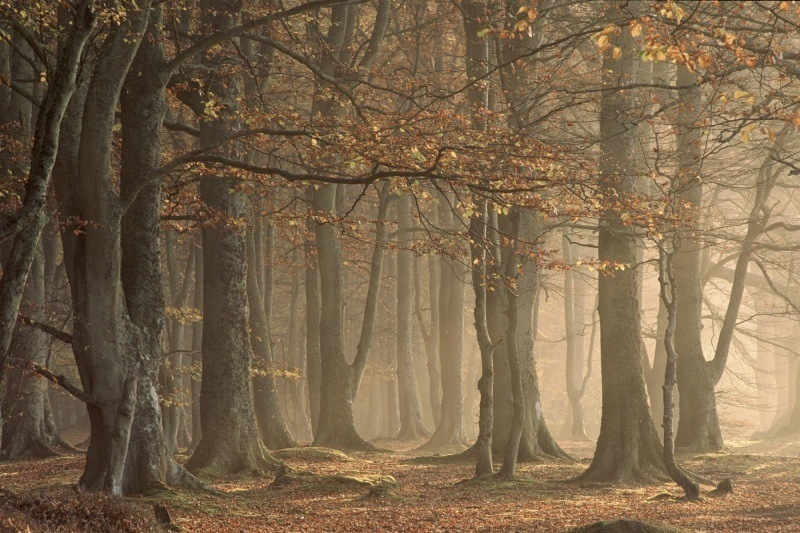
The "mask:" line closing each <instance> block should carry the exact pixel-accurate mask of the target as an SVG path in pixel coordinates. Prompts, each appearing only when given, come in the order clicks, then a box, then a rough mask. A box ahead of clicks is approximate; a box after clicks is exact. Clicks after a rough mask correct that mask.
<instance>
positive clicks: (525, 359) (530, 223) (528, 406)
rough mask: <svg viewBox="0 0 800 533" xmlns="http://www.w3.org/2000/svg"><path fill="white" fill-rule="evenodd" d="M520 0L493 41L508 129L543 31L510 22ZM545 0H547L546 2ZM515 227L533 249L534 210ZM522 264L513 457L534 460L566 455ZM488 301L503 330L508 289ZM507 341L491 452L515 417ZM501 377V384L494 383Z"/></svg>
mask: <svg viewBox="0 0 800 533" xmlns="http://www.w3.org/2000/svg"><path fill="white" fill-rule="evenodd" d="M522 5H524V2H508V3H506V12H505V28H506V30H507V31H510V32H512V34H515V38H514V39H507V40H503V41H502V42H501V43H500V45H499V46H498V47H497V55H498V60H499V63H500V64H502V65H503V67H502V68H501V69H500V70H499V73H500V83H501V89H502V94H503V97H504V99H505V103H506V107H507V110H508V125H509V127H510V128H512V129H517V130H519V129H523V128H526V127H527V126H528V122H529V121H530V120H531V115H532V113H533V111H534V103H535V99H532V98H531V92H530V90H529V87H530V86H531V85H533V84H535V83H536V76H535V74H536V71H535V70H534V69H533V68H531V65H529V64H528V63H527V62H526V58H527V57H528V52H529V51H530V50H531V49H535V48H536V47H537V46H538V44H539V43H541V40H542V37H543V35H544V34H543V30H542V19H541V18H537V20H535V21H534V22H533V23H532V27H531V31H530V33H526V32H518V31H517V30H516V29H515V25H516V23H517V20H518V12H519V8H520V7H521V6H522ZM545 5H546V4H545ZM494 216H495V217H496V218H497V220H498V223H497V224H494V227H495V228H496V229H497V231H498V233H496V234H495V237H494V240H495V252H494V256H495V259H496V260H499V264H497V265H496V268H497V269H498V270H497V271H496V273H497V274H500V275H504V274H505V272H504V268H505V265H506V263H505V262H504V261H508V260H511V259H512V258H511V257H510V256H509V254H508V252H507V250H503V246H501V244H502V239H501V238H500V235H501V234H502V235H508V234H509V232H510V231H511V227H512V224H511V222H510V220H509V218H508V217H507V216H504V215H497V214H494ZM519 216H520V232H521V235H522V238H523V240H524V242H526V243H532V244H531V245H529V246H532V247H533V248H534V249H535V248H536V247H538V243H539V241H540V240H541V237H542V234H543V233H544V231H545V230H546V228H544V227H540V226H539V225H538V224H537V223H536V222H535V218H536V213H535V212H533V210H531V209H523V210H521V212H520V213H519ZM521 259H522V260H521V268H522V270H523V274H522V277H521V279H520V283H519V286H518V288H517V290H518V293H517V295H516V296H517V299H518V304H519V307H518V327H517V328H516V330H517V335H516V337H515V339H514V340H515V341H516V343H517V345H518V354H517V355H518V360H519V365H520V373H521V376H522V383H523V392H524V395H523V402H524V404H525V411H524V412H525V423H524V426H523V433H522V437H521V442H520V445H519V453H518V456H519V457H518V459H519V460H520V461H530V460H538V459H541V458H543V457H548V456H550V457H567V456H566V454H565V453H564V452H563V451H562V450H561V448H560V447H559V446H558V444H557V443H556V442H555V439H553V437H552V435H551V434H550V431H549V429H548V428H547V424H546V422H545V419H544V414H543V411H542V403H541V400H540V398H539V386H538V376H537V373H536V357H535V331H534V329H533V328H534V326H533V325H534V324H535V323H538V309H539V307H538V305H537V302H538V294H539V292H540V291H539V288H540V285H539V274H538V266H537V265H536V263H535V261H532V260H530V259H527V258H521ZM489 306H490V315H489V316H490V333H491V334H492V336H493V338H494V337H498V336H501V335H507V331H506V330H507V329H508V321H507V307H508V301H507V295H506V294H505V291H494V292H493V294H492V297H491V298H490V299H489ZM507 348H508V345H501V346H500V347H499V349H498V350H496V351H495V354H494V355H495V365H494V366H495V376H496V377H495V383H496V384H498V385H497V386H496V387H495V416H494V420H495V424H494V428H495V429H494V441H493V447H494V451H495V453H498V454H500V453H503V452H504V451H505V450H506V449H507V444H508V438H509V435H511V432H512V429H511V428H512V426H513V419H514V404H515V399H514V398H513V395H512V393H511V391H512V382H513V379H512V373H511V369H510V366H509V361H508V355H509V354H507V353H505V350H506V349H507ZM500 383H502V385H499V384H500Z"/></svg>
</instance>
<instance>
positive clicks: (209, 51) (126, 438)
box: [0, 0, 800, 498]
mask: <svg viewBox="0 0 800 533" xmlns="http://www.w3.org/2000/svg"><path fill="white" fill-rule="evenodd" d="M798 23H800V8H799V7H798V6H796V5H794V3H791V2H777V1H776V2H747V3H738V2H719V3H712V2H692V1H685V2H684V1H680V2H673V1H667V2H621V1H620V2H618V1H591V2H566V1H557V0H552V1H551V0H539V1H534V2H527V1H518V2H512V1H509V2H493V1H477V0H463V1H460V2H429V1H425V0H407V1H400V2H390V1H389V0H374V1H372V0H370V1H357V0H316V1H308V2H295V1H289V2H273V1H269V0H237V1H230V0H174V1H170V2H158V1H154V0H125V1H117V2H101V1H98V0H70V1H66V2H62V3H61V4H60V5H59V6H51V5H49V4H48V3H41V2H33V1H28V0H15V1H2V0H0V24H2V42H0V74H1V75H2V85H0V143H1V144H0V166H1V167H2V173H0V180H2V183H0V215H1V216H2V218H0V266H2V280H0V352H2V354H3V355H2V357H0V363H2V366H0V368H1V370H0V372H2V374H0V375H1V376H2V382H1V383H2V446H1V450H2V455H3V457H4V458H5V459H20V458H26V459H41V458H45V457H51V456H55V455H57V454H62V453H74V452H76V448H79V449H80V450H83V449H84V447H85V453H86V461H85V467H84V470H83V474H82V476H81V477H80V479H79V480H76V481H77V484H78V486H79V487H80V488H81V489H83V490H87V491H100V492H107V493H110V494H112V495H140V494H148V493H152V492H153V491H154V490H156V489H158V488H163V487H171V488H175V489H189V490H201V491H202V490H205V489H207V488H208V483H209V480H213V479H216V477H218V476H224V475H229V474H243V475H245V476H250V475H262V474H266V475H269V476H277V477H279V478H280V477H282V476H287V475H299V474H297V472H296V471H295V470H294V469H293V468H292V465H291V461H290V460H286V461H284V460H282V459H279V458H276V457H275V456H274V455H273V454H272V453H271V451H274V450H279V449H286V448H294V447H297V446H299V445H307V444H312V445H313V446H315V447H325V448H335V449H339V450H344V451H351V452H355V451H358V452H376V451H377V452H380V450H381V449H384V448H385V447H386V446H389V445H391V446H399V445H400V444H399V443H401V444H402V446H401V447H402V448H403V449H405V450H407V451H411V450H414V453H417V454H423V455H431V454H437V453H438V454H445V455H450V454H452V455H453V457H452V459H453V460H462V461H464V462H465V463H466V464H472V465H474V468H473V467H472V466H470V467H468V468H467V467H465V468H464V476H465V477H468V476H471V475H473V474H474V475H476V476H486V475H491V474H493V473H495V472H497V475H498V476H500V477H503V478H512V477H514V475H515V473H516V472H517V468H518V462H529V461H545V462H549V461H571V460H573V459H574V457H573V456H572V455H571V454H570V453H567V451H565V449H572V448H568V446H566V445H564V443H569V446H571V447H574V445H576V443H579V442H584V441H586V442H595V441H596V448H595V449H594V451H593V452H592V453H593V459H592V460H591V462H590V463H589V464H587V466H586V469H585V471H584V472H583V473H582V474H581V475H579V476H578V478H577V480H576V481H577V482H580V483H585V482H603V483H606V482H608V483H615V484H621V485H628V484H637V483H643V482H644V483H651V482H655V481H658V480H662V481H663V480H664V479H670V478H671V479H673V480H675V481H676V482H677V483H678V484H680V485H681V486H682V487H683V489H684V491H685V494H686V496H687V497H689V498H697V497H698V496H699V495H700V492H699V489H698V485H697V484H698V483H700V484H701V485H702V484H709V483H711V484H712V485H713V484H714V483H715V482H718V481H721V480H719V479H714V480H709V479H705V478H703V477H702V476H699V475H696V474H695V473H693V472H691V471H685V470H683V469H682V468H681V466H680V463H681V461H682V458H683V457H684V455H682V454H683V453H684V452H687V453H689V452H690V453H707V452H719V451H722V450H724V449H726V444H727V443H729V442H730V441H737V440H738V439H743V438H753V436H754V435H755V437H756V438H759V439H761V438H763V439H769V438H774V437H780V438H785V437H786V436H789V435H795V434H796V433H797V432H800V408H798V407H800V406H798V404H797V401H796V400H797V390H798V386H800V385H799V384H800V366H799V365H798V358H797V348H798V346H797V338H798V331H800V329H798V328H800V322H798V315H797V313H798V307H797V306H798V299H797V298H798V287H797V268H798V266H797V261H796V243H795V241H796V239H795V237H794V236H795V233H796V232H797V231H798V229H799V228H800V226H798V223H797V219H798V210H797V209H798V208H797V198H796V194H795V193H796V191H797V190H798V184H800V181H798V178H797V174H798V173H800V167H798V163H797V157H796V154H797V149H798V144H797V140H798V137H797V127H798V126H799V125H800V114H799V112H798V104H797V99H798V95H800V93H798V76H800V67H799V66H798V61H797V60H798V55H797V53H796V49H797V45H798ZM665 398H666V402H665ZM674 451H677V452H679V453H678V455H677V459H676V455H675V453H674ZM80 453H83V452H82V451H81V452H80ZM387 474H388V472H387ZM577 487H580V485H577ZM576 490H580V488H576Z"/></svg>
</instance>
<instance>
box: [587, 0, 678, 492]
mask: <svg viewBox="0 0 800 533" xmlns="http://www.w3.org/2000/svg"><path fill="white" fill-rule="evenodd" d="M606 5H607V8H608V9H609V10H610V11H611V13H612V17H613V18H612V20H616V21H619V20H620V18H622V17H624V13H623V9H624V3H622V2H608V3H607V4H606ZM614 50H620V53H621V55H619V57H618V58H615V57H614ZM638 62H639V59H638V57H637V54H636V47H635V43H634V40H633V37H632V36H631V30H630V27H628V26H625V27H622V28H621V30H620V35H619V37H618V38H617V41H616V47H608V48H607V49H606V50H605V52H604V55H603V85H604V89H605V90H604V92H603V93H602V98H601V102H600V171H601V180H602V186H603V193H604V194H605V195H606V196H608V197H612V198H621V197H633V195H634V194H635V190H636V176H635V174H634V173H632V171H631V170H632V169H635V168H636V165H635V161H634V151H633V146H634V144H635V137H634V136H635V132H636V128H635V127H634V126H633V122H634V121H635V120H636V118H635V117H636V115H635V113H636V109H637V108H638V105H637V102H636V98H635V93H633V92H632V91H629V90H624V88H625V86H628V85H631V84H633V83H634V81H635V80H636V69H637V67H638ZM620 215H621V213H619V212H618V211H614V210H607V211H605V212H603V213H602V215H601V218H600V221H599V240H598V259H599V261H600V262H601V263H602V264H607V265H610V267H609V269H608V270H607V271H605V272H602V273H601V274H600V277H599V280H598V293H599V294H598V308H599V314H600V364H601V366H600V371H601V381H602V387H603V400H602V401H603V404H602V419H601V422H600V436H599V438H598V440H597V449H596V450H595V454H594V458H593V459H592V463H591V465H590V466H589V468H588V469H587V470H586V472H584V473H583V474H582V475H581V476H579V477H578V479H579V480H581V481H605V482H607V481H611V482H623V483H624V482H631V481H636V480H642V479H649V478H650V477H651V476H652V475H663V473H664V465H663V462H662V459H661V443H660V442H659V439H658V434H657V433H656V429H655V425H654V424H653V418H652V416H651V414H650V409H649V407H648V405H647V396H646V391H645V384H644V378H643V374H642V359H641V351H640V347H641V341H640V338H639V327H640V326H639V324H640V316H639V288H638V281H637V280H638V277H639V276H640V275H641V268H640V267H637V265H636V247H637V245H636V241H637V238H636V235H635V232H634V231H635V230H634V229H632V228H631V227H627V226H626V225H625V224H624V223H623V221H622V219H621V216H620Z"/></svg>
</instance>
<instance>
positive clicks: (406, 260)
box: [379, 193, 430, 439]
mask: <svg viewBox="0 0 800 533" xmlns="http://www.w3.org/2000/svg"><path fill="white" fill-rule="evenodd" d="M411 209H412V198H411V195H410V194H409V193H407V194H405V195H403V196H402V197H401V198H400V199H399V200H398V201H397V220H398V233H399V237H398V243H397V244H398V251H397V385H398V387H397V390H398V402H399V408H400V432H399V433H398V435H397V438H398V439H417V438H420V437H429V436H430V432H429V431H428V429H427V428H426V427H425V424H424V423H423V422H422V410H421V408H420V402H419V397H418V395H417V376H416V373H415V371H414V352H413V340H412V333H413V331H412V330H413V323H412V316H411V315H412V299H413V298H414V293H413V292H412V270H413V268H414V252H413V251H412V250H411V248H412V245H413V242H414V239H413V231H414V217H413V215H412V212H411ZM379 283H380V282H379Z"/></svg>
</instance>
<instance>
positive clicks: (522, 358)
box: [512, 209, 569, 461]
mask: <svg viewBox="0 0 800 533" xmlns="http://www.w3.org/2000/svg"><path fill="white" fill-rule="evenodd" d="M519 216H520V222H519V224H520V242H525V243H533V246H534V248H533V249H534V250H535V249H536V247H537V246H538V243H539V242H541V239H542V238H543V233H544V231H546V230H547V228H546V227H543V226H542V225H541V224H539V223H538V222H537V220H536V218H537V217H536V214H535V213H534V212H533V211H532V210H530V209H522V210H520V213H519ZM527 246H531V245H530V244H528V245H527ZM519 262H520V268H521V271H522V274H521V277H520V279H519V281H518V283H517V287H516V291H517V301H518V307H519V308H518V311H517V313H518V318H517V322H518V324H517V328H516V329H517V339H516V340H517V345H518V348H517V351H518V357H519V365H520V373H521V376H522V390H523V401H524V402H525V424H524V426H523V430H522V440H521V442H520V445H519V454H518V460H519V461H538V460H541V459H552V458H560V459H569V456H568V455H567V454H566V453H565V452H564V451H563V450H562V449H561V447H560V446H559V445H558V443H557V442H556V440H555V439H554V438H553V436H552V435H551V434H550V430H549V428H548V427H547V422H546V421H545V418H544V411H543V409H542V401H541V397H540V393H539V376H538V373H537V371H536V335H537V328H538V323H539V310H540V307H541V305H540V304H541V299H540V298H541V293H542V290H541V283H540V281H539V271H538V268H539V267H538V265H537V264H536V261H535V260H534V259H532V258H530V257H527V254H525V256H522V257H520V258H519ZM512 408H513V404H512Z"/></svg>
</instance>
